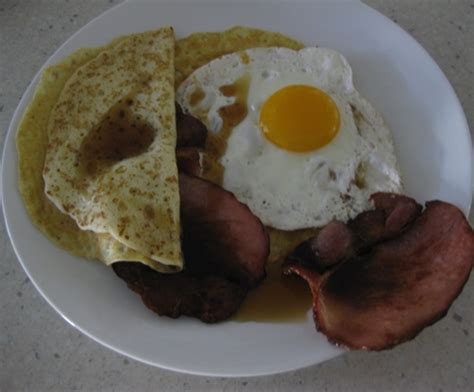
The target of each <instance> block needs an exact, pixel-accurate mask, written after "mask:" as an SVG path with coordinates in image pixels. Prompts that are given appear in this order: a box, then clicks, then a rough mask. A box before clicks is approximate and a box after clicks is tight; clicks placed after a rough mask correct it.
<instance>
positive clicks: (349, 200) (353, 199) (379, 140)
mask: <svg viewBox="0 0 474 392" xmlns="http://www.w3.org/2000/svg"><path fill="white" fill-rule="evenodd" d="M245 75H247V76H249V77H250V85H249V91H248V96H247V109H248V113H247V116H246V117H245V118H244V119H243V121H242V122H240V123H239V124H238V125H237V126H236V127H234V129H233V130H232V133H231V135H230V137H229V139H228V141H227V149H226V151H225V153H224V155H223V156H222V157H221V159H220V162H221V164H222V165H223V167H224V176H223V183H222V186H223V187H224V188H225V189H227V190H229V191H231V192H233V193H234V194H235V196H236V197H237V198H238V199H239V200H240V201H241V202H243V203H245V204H246V205H248V206H249V208H250V209H251V210H252V212H253V213H254V214H255V215H257V216H258V217H259V218H260V219H261V220H262V222H263V223H264V224H265V225H268V226H271V227H274V228H278V229H282V230H295V229H302V228H308V227H319V226H322V225H324V224H326V223H328V222H329V221H330V220H332V219H340V220H343V221H346V220H348V219H349V218H352V217H354V216H355V215H357V214H358V213H360V212H361V211H363V210H366V209H368V208H370V203H369V196H370V195H371V194H372V193H374V192H377V191H387V192H400V191H401V190H402V184H401V178H400V174H399V170H398V165H397V160H396V156H395V153H394V147H393V142H392V137H391V133H390V130H389V129H388V128H387V127H386V125H385V124H384V122H383V120H382V118H381V116H380V115H379V114H378V113H377V112H376V111H375V110H374V109H373V107H372V106H371V105H370V104H369V103H368V102H367V101H366V100H364V99H363V98H362V97H361V96H360V95H359V93H358V92H357V91H356V90H355V88H354V85H353V83H352V70H351V68H350V66H349V64H348V62H347V61H346V59H345V58H344V57H343V56H342V55H341V54H340V53H338V52H336V51H333V50H329V49H322V48H305V49H302V50H300V51H294V50H290V49H285V48H259V49H249V50H246V51H245V55H244V54H243V53H233V54H229V55H226V56H223V57H221V58H219V59H216V60H213V61H211V62H210V63H208V64H206V65H204V66H203V67H201V68H199V69H198V70H196V71H195V72H194V73H193V74H192V75H191V76H190V77H189V78H188V79H186V80H185V81H184V82H183V83H182V84H181V86H180V87H179V88H178V91H177V100H178V102H179V103H180V104H181V106H182V107H183V108H184V110H185V111H187V112H189V113H190V114H192V115H194V116H196V117H198V118H200V120H201V121H203V122H204V123H205V124H206V126H207V127H208V128H209V129H210V131H211V132H216V133H218V132H220V131H221V127H222V119H221V117H220V115H219V109H220V108H222V107H224V106H226V105H229V104H231V103H233V102H234V100H235V98H233V97H226V96H224V95H223V94H222V93H221V92H220V91H219V88H220V87H221V86H224V85H230V84H233V83H235V82H236V81H237V80H239V79H240V78H242V77H243V76H245ZM295 84H304V85H308V86H315V87H317V88H319V89H321V90H323V91H324V92H326V93H327V94H328V95H329V96H330V97H331V98H332V99H333V101H334V102H335V103H336V105H337V107H338V109H339V114H340V119H341V125H340V129H339V132H338V133H337V135H336V136H335V137H334V139H333V140H331V142H330V143H329V144H327V145H326V146H324V147H322V148H319V149H316V150H314V151H310V152H306V153H295V152H291V151H288V150H285V149H282V148H279V147H277V146H275V145H274V144H272V143H271V142H270V141H268V140H267V139H266V137H265V136H264V135H263V133H262V131H261V129H260V127H259V125H258V124H259V115H260V109H261V107H262V104H263V103H264V102H265V101H266V99H268V98H269V97H270V96H271V95H272V94H273V93H275V92H276V91H278V90H280V89H281V88H283V87H285V86H288V85H295ZM197 89H200V90H202V91H203V92H204V93H205V97H204V99H203V100H202V101H201V102H199V103H198V104H196V105H192V104H191V100H190V97H191V95H192V93H193V92H194V91H196V90H197ZM354 113H357V115H356V116H354ZM355 117H356V118H355ZM358 168H359V169H361V168H363V172H364V182H365V184H364V186H363V187H360V188H359V187H358V186H357V185H356V173H357V170H358Z"/></svg>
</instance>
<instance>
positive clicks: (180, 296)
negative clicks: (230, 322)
mask: <svg viewBox="0 0 474 392" xmlns="http://www.w3.org/2000/svg"><path fill="white" fill-rule="evenodd" d="M112 268H113V269H114V271H115V273H116V274H117V275H118V276H119V277H120V278H122V279H123V280H124V281H125V282H127V285H128V287H129V288H130V289H131V290H133V291H135V292H136V293H137V294H139V295H140V296H141V297H142V300H143V302H144V304H145V305H146V306H147V307H148V308H150V309H151V310H152V311H154V312H155V313H158V314H159V315H161V316H168V317H172V318H177V317H179V316H181V315H183V316H191V317H197V318H199V319H200V320H202V321H204V322H206V323H215V322H218V321H222V320H225V319H227V318H229V317H230V316H232V314H234V313H235V312H236V310H237V309H238V308H239V306H240V304H241V303H242V301H243V300H244V299H245V296H246V294H247V291H248V290H247V288H246V287H244V286H242V285H239V284H237V283H234V282H231V281H230V280H229V279H226V278H224V277H222V276H215V275H209V276H195V275H192V274H188V273H185V272H180V273H177V274H160V273H159V272H156V271H154V270H152V269H151V268H149V267H147V266H146V265H144V264H141V263H132V262H120V263H114V264H112Z"/></svg>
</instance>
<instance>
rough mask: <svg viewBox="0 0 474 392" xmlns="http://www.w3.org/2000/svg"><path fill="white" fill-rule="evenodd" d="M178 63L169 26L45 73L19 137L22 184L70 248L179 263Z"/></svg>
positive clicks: (51, 232) (78, 55)
mask: <svg viewBox="0 0 474 392" xmlns="http://www.w3.org/2000/svg"><path fill="white" fill-rule="evenodd" d="M173 60H174V37H173V30H172V28H170V27H165V28H162V29H159V30H156V31H151V32H146V33H142V34H136V35H131V36H127V37H122V38H119V39H117V40H115V41H113V42H112V43H111V44H110V45H108V46H106V47H102V48H96V49H86V50H80V51H78V52H75V53H73V54H72V55H71V56H69V57H68V58H66V59H65V60H64V61H63V62H62V63H60V64H58V65H56V66H53V67H50V68H48V69H47V70H46V71H45V72H44V73H43V75H42V78H41V81H40V83H39V86H38V88H37V90H36V92H35V96H34V98H33V100H32V102H31V104H30V106H29V107H28V109H27V110H26V112H25V115H24V117H23V119H22V122H21V124H20V127H19V130H18V134H17V148H18V153H19V187H20V192H21V194H22V196H23V198H24V200H25V204H26V207H27V210H28V212H29V214H30V216H31V217H32V220H33V222H34V223H35V224H36V225H37V226H39V228H40V229H41V230H42V231H43V232H44V233H45V234H46V235H47V236H48V237H49V238H51V239H52V240H54V241H55V242H56V243H58V244H59V245H60V246H62V247H63V248H65V249H66V250H68V251H70V252H72V253H74V254H76V255H79V256H83V257H88V258H96V259H99V260H102V261H104V262H105V263H106V264H110V263H112V262H114V261H118V260H127V261H140V262H142V263H144V264H147V265H149V266H150V267H152V268H154V269H155V270H158V271H162V272H171V271H176V270H180V269H182V265H183V263H182V255H181V245H180V223H179V192H178V182H177V169H176V160H175V154H174V149H175V143H176V129H175V118H174V110H175V109H174V88H173V86H174V61H173ZM43 166H44V171H43ZM42 171H43V174H44V176H42ZM43 177H44V182H43ZM43 187H44V188H43ZM44 190H45V191H46V193H47V195H48V198H49V200H48V198H46V197H45V196H44ZM50 200H51V201H52V203H51V202H50ZM70 217H71V218H72V219H71V218H70Z"/></svg>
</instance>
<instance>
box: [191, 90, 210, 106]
mask: <svg viewBox="0 0 474 392" xmlns="http://www.w3.org/2000/svg"><path fill="white" fill-rule="evenodd" d="M205 96H206V93H205V92H204V91H203V90H202V89H201V88H199V87H198V88H197V89H196V90H194V91H193V92H192V93H191V95H190V97H189V104H190V105H191V106H196V105H197V104H198V103H199V102H201V101H202V100H203V99H204V97H205Z"/></svg>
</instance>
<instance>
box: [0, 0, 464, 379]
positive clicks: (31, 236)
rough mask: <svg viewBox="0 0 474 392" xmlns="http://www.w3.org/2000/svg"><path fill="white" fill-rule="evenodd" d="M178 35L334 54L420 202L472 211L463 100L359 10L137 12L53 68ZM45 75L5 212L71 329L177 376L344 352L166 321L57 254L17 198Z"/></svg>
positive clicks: (84, 39)
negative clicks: (156, 35) (163, 32)
mask: <svg viewBox="0 0 474 392" xmlns="http://www.w3.org/2000/svg"><path fill="white" fill-rule="evenodd" d="M164 24H171V25H173V26H174V27H175V29H176V35H177V36H178V37H182V36H184V35H186V34H188V33H191V32H194V31H204V30H222V29H225V28H228V27H230V26H233V25H235V24H240V25H248V26H255V27H260V28H264V29H269V30H275V31H280V32H282V33H285V34H288V35H290V36H293V37H295V38H297V39H300V40H302V41H303V42H304V43H305V44H307V45H319V46H325V47H329V48H334V49H336V50H339V51H340V52H342V53H343V54H344V55H345V56H346V57H347V58H348V60H349V63H350V64H351V65H352V68H353V71H354V79H355V80H354V81H355V85H356V87H357V88H358V89H359V90H360V91H361V93H362V94H363V95H364V96H365V97H366V98H368V99H369V100H370V101H371V102H372V103H373V104H374V105H375V106H376V108H377V109H378V110H379V111H380V112H381V113H382V114H383V115H384V117H385V119H386V120H387V122H388V124H389V125H390V127H391V128H392V130H393V133H394V138H395V143H396V149H397V152H398V156H399V161H400V164H401V169H402V173H403V176H404V179H405V184H406V189H407V191H408V193H409V194H410V195H412V196H415V197H416V198H417V199H418V200H420V201H425V200H428V199H434V198H439V199H443V200H446V201H449V202H452V203H454V204H456V205H458V206H459V207H460V208H462V209H463V211H464V212H466V213H467V212H468V210H469V207H470V201H471V140H470V134H469V130H468V127H467V123H466V119H465V117H464V114H463V112H462V109H461V106H460V104H459V101H458V99H457V97H456V95H455V94H454V91H453V89H452V87H451V85H450V84H449V82H448V81H447V79H446V78H445V76H444V75H443V73H442V72H441V70H440V69H439V68H438V66H437V65H436V64H435V63H434V61H433V60H432V59H431V58H430V56H429V55H428V54H427V53H426V52H425V51H424V50H423V49H422V48H421V47H420V46H419V45H418V43H416V42H415V41H414V40H413V39H412V38H411V37H410V36H409V35H408V34H407V33H405V32H404V31H403V30H401V29H400V28H399V27H398V26H397V25H395V24H394V23H392V22H391V21H390V20H389V19H387V18H385V17H384V16H382V15H380V14H379V13H377V12H376V11H374V10H372V9H370V8H369V7H367V6H365V5H364V4H362V3H359V2H358V1H350V2H347V1H346V2H338V1H332V2H319V1H313V2H310V3H301V2H298V3H292V4H289V3H287V4H279V5H275V4H273V5H269V4H264V3H263V2H257V3H256V2H254V4H253V5H251V4H250V3H243V2H239V3H235V2H234V3H233V4H232V5H228V4H227V5H225V4H222V3H221V4H213V3H210V2H202V1H193V2H192V3H187V4H183V3H181V2H179V3H176V2H174V3H169V2H167V3H158V2H154V3H138V2H133V3H125V4H122V5H120V6H118V7H115V8H113V9H111V10H109V11H108V12H106V13H105V14H103V15H101V16H100V17H98V18H97V19H95V20H93V21H92V22H91V23H89V24H88V25H87V26H85V27H84V28H83V29H81V30H80V31H79V32H78V33H77V34H75V35H74V36H73V37H71V39H69V40H68V41H67V42H66V43H65V44H64V45H63V46H62V47H61V48H60V49H59V50H58V51H57V52H56V53H55V54H54V55H53V56H52V57H51V58H50V59H49V60H48V61H47V63H46V64H45V65H47V64H51V63H55V62H57V61H58V60H59V59H61V58H63V57H64V56H65V55H66V54H68V53H70V52H72V51H73V50H75V49H77V48H78V47H82V46H95V45H101V44H104V43H106V42H108V41H109V40H110V39H111V38H113V37H115V36H117V35H120V34H125V33H132V32H137V31H143V30H147V29H153V28H156V27H159V26H161V25H164ZM37 81H38V75H37V76H36V77H35V79H34V80H33V81H32V83H31V85H30V86H29V87H28V89H27V90H26V92H25V94H24V96H23V99H22V100H21V102H20V104H19V106H18V108H17V110H16V112H15V115H14V117H13V120H12V123H11V125H10V129H9V132H8V136H7V140H6V145H5V151H4V158H3V190H4V193H3V206H4V211H5V219H6V223H7V227H8V231H9V234H10V237H11V240H12V243H13V246H14V249H15V251H16V253H17V255H18V258H19V260H20V261H21V263H22V265H23V267H24V269H25V270H26V272H27V274H28V276H29V277H30V279H31V281H32V282H33V283H34V284H35V286H36V288H37V289H38V291H39V292H40V293H41V294H42V295H43V296H44V298H45V299H46V300H47V301H48V302H49V304H50V305H51V306H52V307H53V308H54V309H56V310H57V311H58V312H59V313H60V314H61V315H62V316H63V317H64V318H65V319H66V320H67V321H68V322H69V323H71V324H72V325H73V326H75V327H76V328H78V329H79V330H80V331H82V332H83V333H85V334H86V335H88V336H90V337H91V338H93V339H95V340H96V341H98V342H100V343H101V344H103V345H105V346H107V347H109V348H111V349H113V350H116V351H118V352H120V353H123V354H125V355H128V356H130V357H132V358H135V359H137V360H140V361H143V362H146V363H148V364H151V365H156V366H160V367H163V368H167V369H173V370H177V371H182V372H187V373H194V374H203V375H213V376H243V375H246V376H248V375H263V374H272V373H278V372H283V371H288V370H292V369H297V368H301V367H304V366H308V365H312V364H316V363H319V362H322V361H324V360H327V359H329V358H331V357H334V356H336V355H338V354H340V353H342V350H340V349H337V348H335V347H334V346H332V345H330V344H329V343H327V341H326V339H325V337H324V336H322V335H320V334H318V333H316V331H315V329H314V325H313V322H312V320H311V317H310V315H309V314H308V318H307V321H306V322H301V323H279V324H278V323H277V324H269V323H250V322H249V323H237V322H225V323H222V324H219V325H213V326H208V325H204V324H202V323H200V322H198V321H196V320H192V319H181V320H178V321H176V320H170V319H167V318H158V317H156V316H155V315H154V314H153V313H152V312H150V311H149V310H148V309H146V308H145V307H144V306H143V305H142V303H141V301H140V299H139V297H138V296H136V295H135V294H133V293H132V292H130V291H129V290H128V289H127V288H126V287H125V285H124V284H123V282H122V281H121V280H119V279H117V277H116V276H115V275H114V274H113V273H112V272H111V271H110V269H108V268H106V267H104V266H102V265H100V264H99V263H94V262H86V261H83V260H79V259H77V258H75V257H73V256H71V255H69V254H68V253H66V252H64V251H62V250H60V249H58V248H56V247H54V246H53V245H52V244H51V243H50V242H49V241H48V240H47V239H46V238H45V237H43V236H42V235H41V234H40V233H39V232H38V231H37V230H36V229H35V228H34V227H33V226H32V224H31V223H30V221H29V219H28V216H27V214H26V212H25V209H24V207H23V204H22V202H21V199H20V195H19V193H18V190H17V175H16V164H17V156H16V151H15V131H16V127H17V125H18V121H19V119H20V117H21V115H22V112H23V110H24V108H25V106H26V105H27V104H28V102H29V100H30V98H31V96H32V92H33V90H34V87H35V85H36V83H37Z"/></svg>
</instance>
